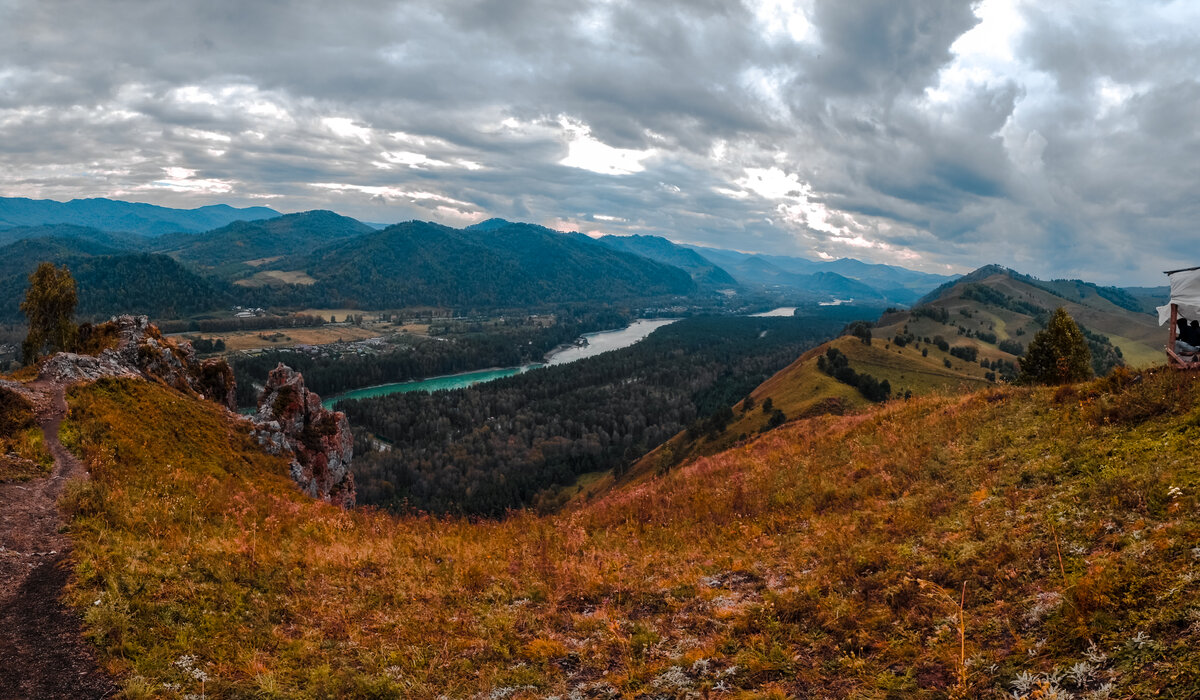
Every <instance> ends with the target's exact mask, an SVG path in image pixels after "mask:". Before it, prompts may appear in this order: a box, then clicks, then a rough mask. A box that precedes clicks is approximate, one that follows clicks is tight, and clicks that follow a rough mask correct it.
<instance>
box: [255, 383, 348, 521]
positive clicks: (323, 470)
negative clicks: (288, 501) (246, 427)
mask: <svg viewBox="0 0 1200 700" xmlns="http://www.w3.org/2000/svg"><path fill="white" fill-rule="evenodd" d="M252 420H253V422H254V424H255V429H254V431H253V435H254V437H255V438H256V439H257V440H258V442H259V444H260V445H262V446H263V448H264V449H266V450H267V451H268V452H270V453H272V454H284V453H287V452H290V453H291V454H292V455H293V459H292V479H293V480H294V481H295V482H296V483H297V484H298V485H299V486H300V490H302V491H304V492H305V493H307V494H308V495H309V496H312V497H313V498H319V499H322V500H325V501H329V502H330V503H335V504H337V505H340V506H342V507H344V508H349V507H351V506H353V505H354V501H355V498H356V493H355V490H354V475H353V474H352V473H351V472H350V460H351V458H353V456H354V439H353V437H352V436H351V434H350V422H349V421H347V420H346V414H344V413H342V412H341V411H330V410H328V409H326V408H325V407H324V406H322V405H321V397H319V396H317V395H316V394H315V393H313V392H311V391H309V390H308V388H307V387H305V386H304V375H302V374H300V373H299V372H297V371H295V370H293V369H292V368H291V367H288V366H287V365H284V364H282V363H281V364H280V365H279V366H277V367H276V368H275V369H273V370H271V373H270V374H269V375H268V376H267V385H266V387H265V388H264V389H263V393H262V395H261V396H260V397H259V399H258V414H257V415H256V416H253V417H252Z"/></svg>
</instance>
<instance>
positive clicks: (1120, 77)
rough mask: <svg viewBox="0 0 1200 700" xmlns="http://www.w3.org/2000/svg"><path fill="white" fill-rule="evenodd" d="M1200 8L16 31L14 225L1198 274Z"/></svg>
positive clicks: (257, 16) (993, 3) (961, 268)
mask: <svg viewBox="0 0 1200 700" xmlns="http://www.w3.org/2000/svg"><path fill="white" fill-rule="evenodd" d="M1197 183H1200V3H1197V2H1194V1H1193V2H1156V1H1153V0H1130V1H1128V2H1071V1H1070V0H1062V1H1059V0H1056V1H1055V2H1049V3H1048V2H1024V1H1023V0H983V2H976V3H969V2H955V1H950V0H855V1H852V2H851V1H847V0H753V1H752V0H746V1H745V2H742V3H739V2H736V1H734V0H696V1H693V2H670V1H668V0H655V1H654V2H645V1H643V2H624V1H621V0H594V1H573V0H484V1H474V2H468V1H464V0H428V1H425V0H413V1H410V2H355V1H352V0H347V1H345V2H338V3H328V2H315V1H314V2H301V1H298V0H297V1H292V0H256V1H255V2H245V1H244V0H237V1H228V0H203V1H198V0H197V1H193V0H180V1H177V2H167V1H165V0H161V1H160V0H129V1H118V0H90V1H88V2H82V1H80V2H75V1H70V2H68V1H66V0H0V196H10V197H15V196H21V197H33V198H45V199H56V200H67V199H72V198H77V197H111V198H115V199H125V200H130V201H141V202H149V203H153V204H161V205H165V206H175V207H195V206H202V205H206V204H214V203H228V204H232V205H234V206H253V205H265V206H270V207H273V208H275V209H278V210H280V211H285V212H291V211H303V210H308V209H332V210H334V211H337V212H339V213H342V214H346V215H349V216H353V217H355V218H359V219H362V220H364V221H369V222H377V223H393V222H397V221H405V220H410V219H421V220H428V221H437V222H439V223H443V224H446V225H450V226H463V225H466V224H470V223H473V222H476V221H481V220H483V219H486V218H490V217H494V216H498V217H502V218H506V219H510V220H518V221H529V222H533V223H538V224H542V225H545V226H549V227H551V228H556V229H559V230H574V231H583V232H585V233H590V234H593V235H599V234H604V233H612V234H638V233H640V234H655V235H661V236H665V237H667V238H669V239H671V240H674V241H678V242H685V243H694V244H699V245H708V246H717V247H722V248H730V249H735V250H743V251H750V252H764V253H773V254H783V255H797V256H801V257H807V258H812V259H832V258H840V257H854V258H858V259H860V260H866V261H869V262H883V263H891V264H898V265H902V266H905V267H909V268H913V269H919V270H924V271H928V272H943V273H944V272H966V271H969V270H971V269H973V268H976V267H979V266H981V265H984V264H988V263H999V264H1003V265H1007V266H1009V267H1013V268H1015V269H1017V270H1019V271H1022V272H1025V273H1028V274H1033V275H1036V276H1039V277H1044V278H1050V277H1068V278H1081V279H1086V280H1090V281H1095V282H1101V283H1106V284H1122V285H1133V284H1149V285H1157V284H1162V283H1163V282H1164V279H1165V278H1164V277H1163V276H1162V274H1161V273H1162V271H1163V270H1166V269H1173V268H1178V267H1186V266H1190V265H1195V264H1200V235H1198V231H1197V228H1196V226H1197V222H1198V221H1200V216H1197V214H1198V213H1200V212H1198V209H1200V188H1198V184H1197Z"/></svg>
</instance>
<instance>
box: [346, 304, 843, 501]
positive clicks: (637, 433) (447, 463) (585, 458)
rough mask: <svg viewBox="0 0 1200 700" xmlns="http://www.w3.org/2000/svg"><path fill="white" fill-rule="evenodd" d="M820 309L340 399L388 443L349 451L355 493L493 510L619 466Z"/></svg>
mask: <svg viewBox="0 0 1200 700" xmlns="http://www.w3.org/2000/svg"><path fill="white" fill-rule="evenodd" d="M841 325H842V322H841V321H840V320H830V319H828V318H817V317H810V318H780V317H775V318H749V317H695V318H689V319H684V320H682V321H679V322H677V323H674V324H672V325H669V326H665V327H663V328H659V329H658V330H656V331H655V332H654V333H652V334H650V336H649V337H647V338H646V339H645V340H643V341H641V342H639V343H637V344H636V345H633V346H630V347H627V348H624V349H622V350H616V351H613V352H608V353H604V354H601V355H597V356H595V357H590V358H587V359H584V360H579V361H578V362H574V363H571V364H570V365H561V366H555V367H546V368H542V369H538V370H536V371H533V372H527V373H525V374H519V375H516V376H513V377H509V378H507V379H500V380H496V381H493V382H488V383H486V384H479V385H476V386H473V387H470V388H468V389H460V390H455V391H445V392H436V393H434V394H426V393H410V394H392V395H390V396H385V397H380V398H374V399H363V400H358V401H343V402H341V403H339V404H338V408H340V409H342V410H344V411H346V413H347V415H349V416H350V419H351V422H352V424H353V425H355V426H359V427H361V428H365V429H366V430H368V431H370V432H371V433H373V434H375V435H376V436H378V437H381V438H384V439H386V440H388V441H390V442H391V443H393V447H392V449H391V450H390V451H387V452H372V451H370V450H369V448H368V447H367V446H368V444H369V443H364V448H365V449H364V450H363V451H360V452H359V456H357V457H356V458H355V462H354V469H355V479H356V481H357V483H358V492H359V498H360V502H366V503H375V504H378V505H385V506H391V507H396V508H404V507H412V508H418V509H424V510H433V511H439V512H465V513H483V514H492V515H495V514H499V513H502V512H504V510H505V509H508V508H516V507H521V506H527V505H530V504H532V503H533V502H534V499H535V497H536V496H537V495H538V494H539V493H540V492H542V491H543V490H544V489H547V488H548V487H552V486H555V485H562V484H567V483H570V482H571V481H573V480H574V479H575V478H576V477H577V476H578V475H580V474H582V473H585V472H594V471H603V470H609V469H616V470H618V471H620V470H621V469H622V468H624V467H625V466H627V465H629V464H630V463H632V462H633V461H634V460H636V459H637V458H638V457H640V456H641V455H642V454H644V453H645V452H646V451H647V450H649V449H651V448H653V447H655V446H656V445H658V444H659V443H661V442H662V441H663V440H666V439H667V438H669V437H671V436H672V435H674V434H675V433H677V432H679V431H680V430H682V429H684V428H686V427H688V426H690V425H692V424H694V423H696V422H697V421H700V420H720V418H717V419H713V418H712V416H714V415H721V414H724V413H726V412H728V410H729V409H728V407H729V406H730V405H732V404H733V403H734V402H735V401H737V399H738V398H740V397H742V396H744V395H745V394H746V393H747V392H749V391H750V390H751V389H753V388H754V387H755V386H757V385H758V384H759V383H760V382H762V381H763V380H764V379H766V378H767V377H769V376H771V375H772V374H774V373H775V372H776V371H777V370H778V369H779V368H781V367H783V366H784V365H786V364H788V363H789V362H791V361H792V359H794V358H795V357H796V356H797V355H798V354H800V353H802V352H803V351H804V350H805V349H807V348H810V347H812V346H813V345H815V344H817V343H819V342H821V341H822V340H824V339H825V338H827V337H829V336H830V335H831V334H832V333H834V332H836V329H837V328H840V327H841Z"/></svg>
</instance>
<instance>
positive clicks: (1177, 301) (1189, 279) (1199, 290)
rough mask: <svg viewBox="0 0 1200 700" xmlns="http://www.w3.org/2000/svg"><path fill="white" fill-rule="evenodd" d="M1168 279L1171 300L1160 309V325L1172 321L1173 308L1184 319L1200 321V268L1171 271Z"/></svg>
mask: <svg viewBox="0 0 1200 700" xmlns="http://www.w3.org/2000/svg"><path fill="white" fill-rule="evenodd" d="M1167 279H1168V280H1170V282H1171V300H1170V301H1168V302H1167V304H1166V305H1165V306H1160V307H1158V325H1160V326H1161V325H1162V324H1164V323H1166V322H1167V321H1170V320H1171V306H1175V308H1176V311H1177V312H1178V313H1179V315H1180V316H1183V317H1184V318H1187V319H1189V320H1190V319H1200V267H1189V268H1188V269H1186V270H1171V271H1170V272H1168V273H1167Z"/></svg>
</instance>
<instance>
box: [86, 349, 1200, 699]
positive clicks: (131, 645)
mask: <svg viewBox="0 0 1200 700" xmlns="http://www.w3.org/2000/svg"><path fill="white" fill-rule="evenodd" d="M1197 391H1200V384H1197V383H1196V382H1195V380H1194V379H1192V378H1190V377H1184V376H1181V375H1179V374H1175V373H1170V372H1165V371H1159V372H1151V373H1147V374H1145V375H1144V376H1143V377H1142V379H1141V380H1139V381H1136V382H1135V381H1133V380H1132V378H1131V377H1129V376H1128V375H1120V376H1116V377H1114V378H1111V379H1109V380H1101V381H1098V382H1095V383H1092V384H1088V385H1081V386H1078V387H1068V388H1066V389H1059V390H1049V389H1047V390H1025V389H1013V388H1003V389H993V390H990V391H984V392H980V393H976V394H973V395H970V396H966V397H929V398H923V399H914V400H912V401H909V402H907V403H905V402H893V403H890V404H887V405H884V406H882V407H880V408H878V409H875V410H872V411H871V412H868V413H865V414H861V415H855V416H846V417H824V418H817V419H812V420H808V421H803V422H798V423H795V424H790V425H787V426H784V427H783V428H781V429H778V430H775V431H772V432H770V433H768V434H766V435H764V436H762V437H760V438H759V439H757V440H756V441H754V442H752V443H750V444H749V445H746V446H744V447H740V448H738V449H735V450H732V451H729V452H725V453H722V454H719V455H716V456H714V457H711V458H705V459H701V460H699V461H697V462H694V463H692V464H690V465H688V466H686V467H683V468H681V469H678V470H675V471H673V472H671V473H669V474H668V475H666V476H664V477H662V478H658V479H655V480H653V481H649V482H646V483H643V484H639V485H637V486H636V487H632V488H629V489H626V490H623V491H617V492H614V493H612V494H610V495H608V496H607V497H605V498H603V499H601V500H597V501H595V502H592V503H589V504H585V505H584V506H582V507H581V508H579V509H578V510H575V511H572V512H569V513H562V514H558V515H552V516H545V517H538V516H535V515H532V514H529V513H514V514H512V515H511V516H510V517H508V518H506V519H504V520H503V521H499V522H495V521H470V520H466V519H457V518H431V517H402V518H397V517H393V516H390V515H387V514H384V513H378V512H370V511H355V512H343V511H340V510H338V509H336V508H334V507H331V506H328V505H324V504H320V503H315V502H312V501H309V500H307V499H306V498H304V497H303V496H301V495H300V494H299V493H298V492H297V490H296V489H295V488H294V487H293V486H292V485H291V483H290V482H289V481H288V478H287V476H286V471H287V470H286V464H285V462H284V460H282V459H279V458H273V457H269V456H266V455H263V454H262V453H261V452H259V451H258V450H257V449H256V448H255V446H254V445H253V444H252V443H251V441H250V440H249V438H248V437H247V436H246V431H245V428H244V427H243V426H242V425H240V424H239V423H237V422H236V421H234V420H231V418H230V417H229V416H228V415H226V414H225V413H223V412H222V411H220V410H219V409H217V408H216V407H215V406H211V405H207V404H203V403H200V402H197V401H194V400H191V399H187V398H185V397H183V396H182V395H180V394H177V393H174V392H172V391H170V390H168V389H165V388H161V387H158V386H155V385H151V384H147V383H144V382H136V381H102V382H99V383H97V384H95V385H93V386H91V387H87V388H83V389H79V390H76V391H74V392H73V393H72V396H71V404H72V413H71V420H70V422H69V425H68V429H67V435H66V437H67V438H68V442H69V443H70V444H71V445H72V446H73V448H74V449H76V450H78V451H80V452H81V453H82V454H83V455H84V457H85V458H86V460H87V462H88V464H89V465H90V467H91V469H92V474H93V479H92V480H91V481H90V482H89V483H87V484H82V485H79V486H77V487H76V488H75V489H73V490H72V492H71V494H70V496H69V498H68V503H67V505H68V507H69V508H70V509H71V512H72V513H73V521H72V523H73V524H72V535H73V537H74V538H75V541H76V543H77V544H76V549H75V552H74V557H75V561H76V569H75V582H74V583H73V585H72V588H71V592H70V598H71V601H72V602H73V603H74V604H75V605H77V606H78V607H79V609H80V610H82V611H84V615H85V619H86V627H87V631H88V635H89V637H90V638H91V639H92V640H93V641H94V642H95V643H96V644H97V646H98V647H99V649H100V650H101V654H102V657H103V659H104V663H105V666H106V667H107V668H108V670H109V671H111V672H112V673H113V674H115V675H116V676H117V677H118V678H119V679H120V682H121V683H122V684H123V687H124V692H125V694H126V696H127V697H183V696H184V695H186V694H195V693H201V692H202V693H204V694H205V696H206V697H210V698H212V697H363V698H367V697H398V698H409V697H418V698H420V697H438V696H441V695H445V696H448V697H483V698H497V699H499V698H521V697H546V696H551V695H559V696H561V697H638V696H641V695H645V696H647V697H689V696H690V697H703V696H704V695H705V694H707V695H708V696H710V697H718V696H720V697H851V696H853V697H864V698H876V697H878V698H884V697H930V698H939V697H997V698H999V697H1009V695H1008V693H1009V692H1010V691H1013V690H1014V689H1015V690H1016V691H1017V693H1018V695H1020V694H1021V692H1022V688H1024V689H1025V690H1026V691H1028V692H1030V693H1033V692H1041V693H1043V694H1045V692H1047V691H1046V689H1048V688H1052V687H1053V688H1060V689H1064V690H1065V689H1070V690H1071V691H1072V692H1075V693H1076V694H1077V695H1079V696H1083V694H1084V693H1087V692H1092V691H1096V692H1101V689H1102V688H1103V687H1104V684H1105V683H1111V684H1112V686H1111V687H1110V688H1109V690H1108V691H1106V692H1109V693H1112V692H1114V691H1113V688H1117V689H1119V691H1120V695H1116V694H1112V695H1111V697H1131V696H1139V697H1140V696H1144V695H1148V694H1152V693H1156V692H1159V691H1166V690H1167V689H1170V690H1171V691H1172V692H1177V691H1187V689H1189V688H1190V689H1191V690H1192V691H1193V692H1195V691H1198V690H1200V652H1196V651H1194V650H1195V649H1200V605H1197V604H1196V603H1195V601H1196V600H1197V593H1198V592H1200V562H1197V556H1200V555H1196V554H1195V552H1200V549H1194V548H1196V547H1200V524H1198V521H1197V518H1196V507H1197V499H1196V494H1197V491H1196V490H1197V489H1200V460H1197V459H1196V455H1195V450H1194V445H1195V444H1196V441H1197V438H1200V416H1198V414H1197V413H1196V412H1195V411H1194V409H1195V407H1196V404H1197V402H1196V400H1195V395H1196V392H1197ZM1052 525H1053V527H1052ZM1055 537H1057V538H1058V540H1059V542H1060V544H1061V551H1062V557H1063V562H1062V569H1061V571H1062V573H1060V564H1059V560H1058V557H1057V554H1056V544H1055ZM1064 575H1065V580H1064ZM964 587H965V593H964V594H963V595H962V597H961V599H960V595H959V593H960V591H962V590H963V589H964ZM947 592H948V594H947ZM1087 659H1090V661H1085V660H1087ZM1079 663H1086V664H1088V667H1087V668H1083V667H1080V666H1078V664H1079ZM1072 667H1074V668H1075V672H1076V673H1075V675H1074V676H1072V675H1069V674H1068V672H1067V671H1068V669H1071V668H1072ZM1075 679H1077V681H1076V680H1075ZM1186 694H1187V693H1186V692H1184V695H1181V696H1186ZM1097 697H1099V696H1097Z"/></svg>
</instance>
